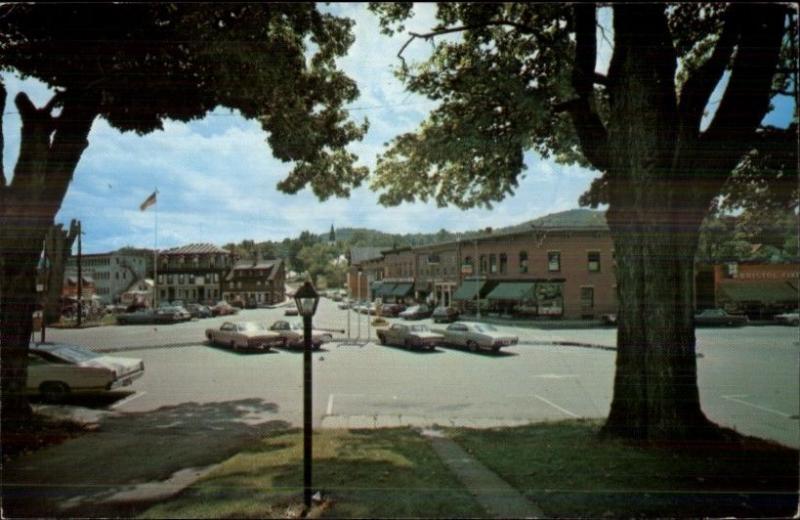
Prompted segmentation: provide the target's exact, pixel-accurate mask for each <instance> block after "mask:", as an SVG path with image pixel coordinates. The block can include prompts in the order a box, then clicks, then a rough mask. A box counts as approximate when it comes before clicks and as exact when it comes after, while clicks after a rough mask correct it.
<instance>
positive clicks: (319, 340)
mask: <svg viewBox="0 0 800 520" xmlns="http://www.w3.org/2000/svg"><path fill="white" fill-rule="evenodd" d="M269 330H271V331H273V332H277V333H278V334H280V335H281V337H282V338H283V339H284V340H285V344H286V346H287V347H292V348H303V346H304V341H305V339H304V336H303V324H302V323H300V322H299V321H291V322H290V321H286V320H278V321H276V322H275V323H273V324H272V325H270V327H269ZM332 339H333V336H332V335H331V334H330V333H329V332H324V331H321V330H316V329H311V346H312V347H313V348H314V350H317V349H319V347H320V345H322V344H323V343H327V342H329V341H331V340H332Z"/></svg>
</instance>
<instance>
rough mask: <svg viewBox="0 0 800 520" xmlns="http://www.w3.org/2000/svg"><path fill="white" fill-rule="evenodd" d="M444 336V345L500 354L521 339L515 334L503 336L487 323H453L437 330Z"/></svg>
mask: <svg viewBox="0 0 800 520" xmlns="http://www.w3.org/2000/svg"><path fill="white" fill-rule="evenodd" d="M436 332H439V333H440V334H442V335H443V336H444V341H443V343H444V344H445V345H451V346H455V347H467V348H468V349H470V350H471V351H473V352H475V351H477V350H478V349H483V350H491V351H493V352H498V351H499V350H500V349H501V348H502V347H507V346H509V345H516V344H517V343H519V338H518V337H517V336H514V335H513V334H503V333H502V332H500V331H499V330H497V329H496V328H495V327H494V326H493V325H489V324H487V323H465V322H461V321H457V322H455V323H451V324H450V325H449V326H448V327H447V328H446V329H444V330H437V331H436Z"/></svg>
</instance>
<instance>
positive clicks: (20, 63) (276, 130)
mask: <svg viewBox="0 0 800 520" xmlns="http://www.w3.org/2000/svg"><path fill="white" fill-rule="evenodd" d="M352 25H353V22H352V21H351V20H349V19H346V18H339V17H336V16H332V15H329V14H322V13H320V12H319V11H318V10H317V9H316V7H315V6H314V4H311V3H305V4H303V3H296V4H288V3H284V4H271V3H270V4H264V3H260V4H216V5H215V4H198V3H177V4H176V3H161V4H94V5H88V4H70V3H67V4H49V5H43V4H25V5H22V4H5V5H4V6H2V7H0V48H1V49H2V56H1V57H0V67H2V69H3V70H7V71H17V72H18V73H19V74H21V75H22V76H23V77H34V78H37V79H39V80H41V81H43V82H45V83H47V84H48V85H49V86H50V87H52V88H53V89H55V90H56V92H58V93H59V94H58V95H57V96H56V98H54V100H53V101H51V105H50V106H49V107H48V108H55V107H58V106H60V105H63V104H64V103H65V102H67V100H69V99H71V98H72V99H74V98H76V97H78V98H80V99H81V100H82V102H83V103H84V104H86V103H90V104H91V105H92V106H93V109H94V110H96V112H97V114H99V115H100V116H102V117H104V118H105V119H106V120H107V121H108V122H109V123H110V124H111V125H112V126H113V127H115V128H117V129H119V130H122V131H135V132H137V133H142V134H143V133H147V132H151V131H153V130H156V129H160V128H161V127H162V122H163V120H164V119H174V120H178V121H190V120H192V119H197V118H201V117H203V116H204V115H205V114H206V113H207V112H209V111H210V110H213V109H214V108H215V107H217V106H223V107H228V108H231V109H235V110H238V111H239V112H240V113H241V114H242V115H243V116H244V117H246V118H251V119H258V120H259V121H260V122H261V125H262V127H263V128H264V130H265V131H266V132H267V133H268V135H269V137H268V141H269V144H270V146H271V149H272V153H273V154H274V156H275V157H277V158H279V159H281V160H284V161H293V162H295V167H294V169H293V170H292V172H291V173H290V174H289V176H288V177H287V178H286V179H284V180H283V181H282V182H281V183H280V184H279V188H280V189H281V190H283V191H286V192H290V193H294V192H296V191H298V190H300V189H301V188H303V187H305V186H306V185H307V184H310V185H311V187H312V189H313V191H314V193H315V194H316V195H317V196H318V197H320V198H322V199H324V198H327V197H329V196H330V195H337V196H345V195H347V194H348V193H349V188H350V187H351V186H357V185H358V184H359V183H360V182H361V181H362V180H363V179H364V177H365V176H366V173H367V172H366V170H365V169H364V168H358V167H355V166H354V161H355V160H356V157H355V156H354V155H353V154H351V153H349V152H347V151H346V150H345V148H344V147H345V145H346V144H348V143H349V142H351V141H353V140H357V139H360V138H361V137H362V136H363V134H364V132H365V130H366V125H357V124H355V123H353V122H352V121H349V120H348V115H347V112H346V111H345V110H344V108H343V106H344V104H346V103H348V102H350V101H352V100H354V99H355V98H356V97H357V96H358V89H357V87H356V84H355V82H354V81H353V80H352V79H351V78H349V77H347V76H346V75H345V74H344V73H343V72H341V71H340V70H338V69H337V67H336V63H335V60H336V58H338V57H340V56H343V55H344V54H346V52H347V50H348V48H349V47H350V45H351V44H352V42H353V36H352V34H351V28H352ZM17 103H18V104H20V103H22V104H24V105H30V102H29V101H28V100H27V97H26V96H25V95H24V94H21V95H20V97H19V98H18V99H17Z"/></svg>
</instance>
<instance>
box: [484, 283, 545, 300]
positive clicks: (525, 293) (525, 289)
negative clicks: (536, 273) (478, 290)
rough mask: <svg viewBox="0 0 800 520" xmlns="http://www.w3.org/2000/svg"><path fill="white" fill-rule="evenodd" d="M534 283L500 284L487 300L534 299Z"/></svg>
mask: <svg viewBox="0 0 800 520" xmlns="http://www.w3.org/2000/svg"><path fill="white" fill-rule="evenodd" d="M535 285H536V284H534V283H533V282H500V283H499V284H498V285H497V287H495V288H494V289H493V290H492V292H490V293H489V294H488V295H487V296H486V298H487V299H489V300H516V301H518V300H530V299H533V298H534V297H535V296H534V292H533V289H534V287H535Z"/></svg>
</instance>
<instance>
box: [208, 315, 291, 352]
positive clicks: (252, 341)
mask: <svg viewBox="0 0 800 520" xmlns="http://www.w3.org/2000/svg"><path fill="white" fill-rule="evenodd" d="M206 338H207V339H208V341H210V342H211V343H215V344H217V345H222V346H225V347H230V348H232V349H233V350H239V349H249V350H269V349H270V348H272V347H282V346H283V345H284V343H285V340H284V339H283V337H281V336H280V334H278V333H276V332H273V331H271V330H269V329H267V327H266V325H262V324H260V323H254V322H252V321H244V322H240V323H233V322H230V321H226V322H225V323H223V324H222V325H220V326H219V327H218V328H213V329H206Z"/></svg>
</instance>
